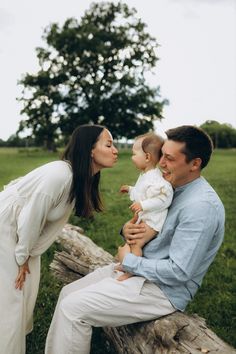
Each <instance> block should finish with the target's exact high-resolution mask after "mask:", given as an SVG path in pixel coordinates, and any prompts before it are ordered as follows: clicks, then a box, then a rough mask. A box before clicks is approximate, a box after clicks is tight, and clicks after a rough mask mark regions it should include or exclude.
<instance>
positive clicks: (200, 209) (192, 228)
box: [121, 202, 222, 286]
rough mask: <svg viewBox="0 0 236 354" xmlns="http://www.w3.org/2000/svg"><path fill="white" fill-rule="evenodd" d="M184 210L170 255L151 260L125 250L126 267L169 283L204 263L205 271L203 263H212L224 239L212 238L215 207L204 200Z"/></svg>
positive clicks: (186, 277) (183, 279) (183, 278)
mask: <svg viewBox="0 0 236 354" xmlns="http://www.w3.org/2000/svg"><path fill="white" fill-rule="evenodd" d="M181 213H182V214H181V215H180V223H179V225H178V226H177V228H176V230H175V232H174V235H173V238H172V241H171V244H170V248H169V257H168V258H165V259H155V258H154V257H153V258H152V259H148V258H145V257H137V256H135V255H134V254H131V253H128V252H125V253H124V252H123V253H122V256H123V259H121V262H122V267H123V269H124V270H125V271H127V272H131V273H133V274H136V275H140V276H143V277H145V278H146V279H148V280H150V281H153V282H158V283H163V284H166V285H170V286H171V285H174V284H179V283H181V282H186V281H188V280H189V279H191V278H192V276H193V275H195V274H196V273H197V272H198V271H199V268H200V267H201V266H203V268H204V269H205V270H206V269H207V265H204V262H205V263H206V264H207V263H211V261H212V260H213V258H214V256H215V254H216V252H217V250H218V248H219V246H220V244H221V241H222V239H221V240H213V238H214V235H215V231H216V229H217V227H218V216H217V213H216V210H215V208H214V206H213V205H211V204H210V203H207V202H201V203H198V205H196V204H195V205H193V206H192V207H191V208H190V207H189V206H188V209H187V210H184V211H182V212H181ZM129 229H130V226H129V228H128V230H129ZM126 230H127V229H126ZM128 235H129V237H131V238H133V235H132V232H130V231H128ZM150 245H151V244H150ZM121 258H122V257H121ZM209 259H210V261H209ZM208 265H209V264H208Z"/></svg>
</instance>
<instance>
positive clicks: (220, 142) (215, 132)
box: [200, 120, 236, 148]
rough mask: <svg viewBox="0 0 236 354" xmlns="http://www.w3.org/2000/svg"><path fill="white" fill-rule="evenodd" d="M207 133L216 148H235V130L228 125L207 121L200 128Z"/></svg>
mask: <svg viewBox="0 0 236 354" xmlns="http://www.w3.org/2000/svg"><path fill="white" fill-rule="evenodd" d="M200 127H201V128H202V129H203V130H204V131H205V132H207V133H208V134H209V135H210V137H211V139H212V141H213V143H214V146H215V147H216V148H235V147H236V129H234V128H233V127H232V125H230V124H228V123H223V124H221V123H219V122H217V121H215V120H207V121H206V122H205V123H203V124H202V125H201V126H200Z"/></svg>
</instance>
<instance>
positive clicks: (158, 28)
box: [0, 0, 236, 140]
mask: <svg viewBox="0 0 236 354" xmlns="http://www.w3.org/2000/svg"><path fill="white" fill-rule="evenodd" d="M94 2H101V1H99V0H95V1H94ZM114 2H115V1H114ZM123 2H125V3H127V4H128V5H129V6H130V7H134V8H135V9H136V10H137V16H138V17H140V18H141V19H142V21H143V22H145V23H146V24H147V31H148V32H149V34H150V35H152V36H154V37H155V38H156V39H157V41H158V43H159V48H158V51H157V55H158V57H159V61H158V62H157V65H156V68H155V70H153V73H152V74H151V73H150V74H149V75H148V77H147V80H148V82H149V84H150V86H160V93H161V97H162V98H166V99H168V100H169V105H168V106H165V108H164V110H163V116H164V119H163V120H162V122H161V123H158V124H157V125H156V129H157V131H158V132H159V133H162V132H164V131H165V130H166V129H169V128H174V127H176V126H178V125H183V124H194V125H198V126H199V125H201V124H202V123H204V122H205V121H206V120H216V121H218V122H219V123H229V124H231V125H232V126H233V127H234V128H236V0H146V1H143V0H123ZM91 3H92V1H91V0H67V1H63V0H61V1H58V0H40V1H32V0H21V1H19V0H0V64H1V65H0V92H1V96H0V97H1V104H0V122H1V129H0V139H3V140H7V139H8V138H9V136H10V135H12V134H14V133H15V132H16V130H17V128H18V124H19V121H20V120H21V119H22V118H23V117H22V116H20V110H21V104H20V103H19V102H17V100H16V98H17V97H18V98H19V97H20V96H21V88H20V86H19V85H17V82H18V80H20V79H21V77H22V75H23V74H25V73H27V72H28V73H31V74H32V73H36V72H37V70H38V68H39V67H38V62H37V57H36V51H35V48H36V47H38V46H44V42H43V40H42V38H41V37H42V34H43V30H44V29H45V28H46V27H47V26H48V25H49V24H50V23H54V22H57V23H59V24H60V25H62V24H63V23H64V22H65V20H66V19H67V18H69V17H75V18H77V19H79V18H80V17H81V16H82V15H83V14H84V12H85V10H86V9H88V8H89V6H90V4H91Z"/></svg>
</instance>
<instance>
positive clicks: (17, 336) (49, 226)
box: [0, 161, 73, 354]
mask: <svg viewBox="0 0 236 354" xmlns="http://www.w3.org/2000/svg"><path fill="white" fill-rule="evenodd" d="M71 181H72V172H71V168H70V166H69V164H68V163H67V162H65V161H54V162H50V163H48V164H45V165H43V166H41V167H39V168H37V169H35V170H33V171H32V172H30V173H28V174H27V175H25V176H24V177H21V178H18V179H17V180H15V181H13V182H11V183H10V184H9V185H7V186H6V187H5V189H4V190H3V191H2V192H1V193H0V354H24V353H25V335H26V334H27V333H29V332H30V331H31V330H32V324H33V322H32V316H33V309H34V305H35V301H36V297H37V293H38V287H39V279H40V256H41V254H42V253H43V252H45V251H46V250H47V249H48V248H49V246H50V245H51V244H52V243H53V242H54V241H55V239H56V237H57V236H58V234H59V233H60V231H61V229H62V228H63V226H64V224H65V223H66V222H67V220H68V218H69V216H70V213H71V211H72V208H73V205H72V204H71V203H68V195H69V191H70V187H71ZM29 257H30V258H29ZM28 258H29V269H30V274H27V276H26V281H25V283H24V286H23V290H19V289H15V279H16V277H17V275H18V271H19V266H20V265H22V264H24V263H25V262H26V260H27V259H28Z"/></svg>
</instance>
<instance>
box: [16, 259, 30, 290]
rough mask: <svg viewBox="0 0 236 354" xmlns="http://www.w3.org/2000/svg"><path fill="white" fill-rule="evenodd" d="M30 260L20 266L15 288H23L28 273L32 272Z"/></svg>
mask: <svg viewBox="0 0 236 354" xmlns="http://www.w3.org/2000/svg"><path fill="white" fill-rule="evenodd" d="M28 261H29V260H28V259H27V261H26V262H25V263H24V264H22V265H21V266H19V272H18V275H17V278H16V280H15V288H16V289H18V288H19V289H20V290H22V288H23V285H24V282H25V279H26V274H27V273H28V274H30V270H29V265H28Z"/></svg>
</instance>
